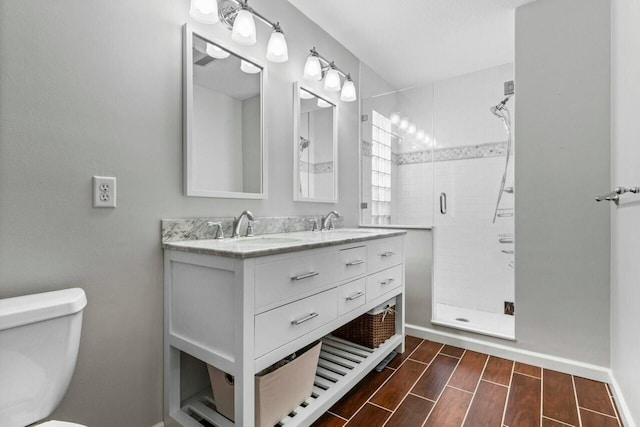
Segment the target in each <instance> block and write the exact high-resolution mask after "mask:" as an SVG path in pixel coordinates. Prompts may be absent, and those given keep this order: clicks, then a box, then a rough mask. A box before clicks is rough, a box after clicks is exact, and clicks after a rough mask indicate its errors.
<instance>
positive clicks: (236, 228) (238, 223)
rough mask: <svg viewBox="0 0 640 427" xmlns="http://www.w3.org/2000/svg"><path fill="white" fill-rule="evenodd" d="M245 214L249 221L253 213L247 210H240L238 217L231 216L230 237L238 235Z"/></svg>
mask: <svg viewBox="0 0 640 427" xmlns="http://www.w3.org/2000/svg"><path fill="white" fill-rule="evenodd" d="M245 216H246V217H247V219H248V220H249V221H253V214H252V213H251V212H249V211H242V213H241V214H240V216H239V217H233V234H231V237H240V226H241V225H242V218H244V217H245Z"/></svg>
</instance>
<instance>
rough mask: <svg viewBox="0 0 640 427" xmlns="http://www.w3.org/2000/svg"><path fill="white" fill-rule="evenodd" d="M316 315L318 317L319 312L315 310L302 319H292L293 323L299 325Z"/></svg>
mask: <svg viewBox="0 0 640 427" xmlns="http://www.w3.org/2000/svg"><path fill="white" fill-rule="evenodd" d="M314 317H318V313H315V312H313V313H311V314H309V315H307V316H304V317H303V318H302V319H298V320H292V321H291V324H292V325H299V324H301V323H304V322H306V321H307V320H311V319H313V318H314Z"/></svg>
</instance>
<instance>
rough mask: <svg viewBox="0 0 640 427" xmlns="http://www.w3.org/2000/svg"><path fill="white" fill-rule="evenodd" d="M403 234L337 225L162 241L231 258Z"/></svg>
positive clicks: (176, 247) (175, 247) (181, 248)
mask: <svg viewBox="0 0 640 427" xmlns="http://www.w3.org/2000/svg"><path fill="white" fill-rule="evenodd" d="M404 234H406V231H405V230H396V229H394V230H390V229H378V228H338V229H335V230H331V231H315V232H314V231H299V232H293V233H278V234H264V235H260V236H254V237H240V238H236V239H230V238H228V239H223V240H215V239H208V240H182V241H172V242H165V243H163V244H162V247H163V248H164V249H170V250H176V251H183V252H193V253H198V254H205V255H219V256H225V257H230V258H254V257H261V256H267V255H274V254H281V253H286V252H295V251H300V250H305V249H316V248H324V247H327V246H335V245H342V244H345V243H354V242H362V241H366V240H373V239H379V238H382V237H392V236H401V235H404Z"/></svg>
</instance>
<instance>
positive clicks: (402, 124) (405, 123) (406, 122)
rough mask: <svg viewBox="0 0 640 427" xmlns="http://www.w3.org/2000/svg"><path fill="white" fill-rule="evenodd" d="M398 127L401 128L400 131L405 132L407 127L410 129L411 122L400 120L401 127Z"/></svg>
mask: <svg viewBox="0 0 640 427" xmlns="http://www.w3.org/2000/svg"><path fill="white" fill-rule="evenodd" d="M398 127H399V128H400V130H405V129H406V128H407V127H409V120H408V119H400V125H399V126H398Z"/></svg>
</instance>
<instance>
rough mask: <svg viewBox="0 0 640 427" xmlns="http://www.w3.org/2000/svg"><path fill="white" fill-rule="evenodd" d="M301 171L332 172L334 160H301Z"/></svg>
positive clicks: (314, 172)
mask: <svg viewBox="0 0 640 427" xmlns="http://www.w3.org/2000/svg"><path fill="white" fill-rule="evenodd" d="M300 172H311V173H313V174H319V173H332V172H333V162H321V163H309V162H305V161H303V160H300Z"/></svg>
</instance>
